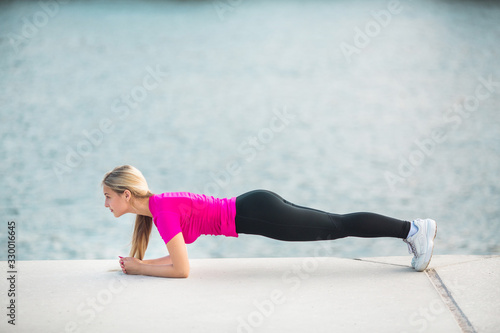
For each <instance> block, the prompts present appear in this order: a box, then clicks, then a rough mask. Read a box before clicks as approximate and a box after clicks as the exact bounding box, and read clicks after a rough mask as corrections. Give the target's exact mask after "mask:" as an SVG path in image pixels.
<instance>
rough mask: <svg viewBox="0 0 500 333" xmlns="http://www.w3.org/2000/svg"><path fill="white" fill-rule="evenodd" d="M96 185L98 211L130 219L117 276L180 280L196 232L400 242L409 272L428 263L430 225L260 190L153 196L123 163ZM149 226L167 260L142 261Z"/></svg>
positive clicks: (431, 244) (186, 272)
mask: <svg viewBox="0 0 500 333" xmlns="http://www.w3.org/2000/svg"><path fill="white" fill-rule="evenodd" d="M102 185H103V192H104V195H105V197H106V200H105V204H104V206H105V207H108V208H109V209H110V210H111V212H112V213H113V215H114V216H115V217H119V216H122V215H123V214H125V213H134V214H137V217H136V220H135V228H134V234H133V236H132V248H131V251H130V257H127V258H122V257H120V266H121V267H122V270H123V272H124V273H125V274H142V275H151V276H161V277H177V278H186V277H188V275H189V261H188V255H187V251H186V244H190V243H192V242H194V241H195V240H196V239H197V238H198V236H200V235H201V234H205V235H208V234H212V235H225V236H230V237H238V234H254V235H262V236H266V237H270V238H274V239H278V240H283V241H316V240H329V239H337V238H343V237H348V236H355V237H396V238H401V239H403V241H404V242H406V243H407V244H408V249H409V251H410V253H413V254H414V257H413V260H412V267H413V268H415V270H417V271H423V270H425V269H426V268H427V266H428V265H429V262H430V260H431V256H432V250H433V247H434V238H435V237H436V231H437V227H436V222H435V221H433V220H431V219H425V220H421V219H417V220H414V221H413V222H407V221H401V220H397V219H394V218H391V217H386V216H382V215H378V214H373V213H353V214H346V215H338V214H331V213H327V212H323V211H320V210H316V209H311V208H307V207H301V206H297V205H294V204H292V203H290V202H288V201H286V200H284V199H283V198H281V197H280V196H278V195H277V194H275V193H272V192H269V191H265V190H256V191H251V192H248V193H245V194H242V195H240V196H238V197H233V198H226V199H218V198H214V197H207V196H205V195H197V194H193V193H187V192H178V193H163V194H158V195H155V194H153V193H151V192H150V191H149V188H148V184H147V182H146V179H145V178H144V176H143V175H142V173H141V172H140V171H139V170H137V169H136V168H134V167H132V166H129V165H123V166H119V167H116V168H115V169H113V170H112V171H110V172H108V173H107V174H106V175H105V176H104V179H103V181H102ZM153 223H154V224H155V225H156V227H157V228H158V231H159V233H160V235H161V237H162V238H163V240H164V241H165V244H166V245H167V249H168V253H169V255H168V256H166V257H163V258H158V259H152V260H143V257H144V253H145V252H146V248H147V246H148V241H149V236H150V234H151V229H152V225H153Z"/></svg>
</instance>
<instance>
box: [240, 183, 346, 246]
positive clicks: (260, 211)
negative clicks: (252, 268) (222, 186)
mask: <svg viewBox="0 0 500 333" xmlns="http://www.w3.org/2000/svg"><path fill="white" fill-rule="evenodd" d="M329 215H330V214H328V213H326V212H323V211H320V210H316V209H311V208H308V207H303V206H298V205H294V204H292V203H291V202H288V201H286V200H284V199H283V198H282V197H281V196H279V195H277V194H276V193H273V192H270V191H265V190H256V191H251V192H248V193H245V194H243V195H241V196H239V197H238V198H237V199H236V232H237V233H245V234H257V235H262V236H266V237H270V238H274V239H280V240H287V241H311V240H324V239H334V238H339V235H340V234H339V230H338V228H337V226H336V224H335V223H334V221H333V219H332V218H331V217H330V216H329Z"/></svg>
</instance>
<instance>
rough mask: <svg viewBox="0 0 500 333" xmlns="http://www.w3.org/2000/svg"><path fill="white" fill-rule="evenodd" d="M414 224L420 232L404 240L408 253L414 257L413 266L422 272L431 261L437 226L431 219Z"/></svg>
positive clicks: (416, 221)
mask: <svg viewBox="0 0 500 333" xmlns="http://www.w3.org/2000/svg"><path fill="white" fill-rule="evenodd" d="M413 223H415V225H416V226H417V228H418V231H417V232H416V233H415V235H413V236H412V237H408V238H406V239H404V242H405V243H406V244H408V252H409V253H413V255H414V257H413V259H412V261H411V266H412V267H413V268H415V270H416V271H418V272H422V271H423V270H425V269H426V268H427V266H429V262H430V261H431V257H432V250H433V249H434V238H435V237H436V233H437V226H436V221H434V220H431V219H425V220H422V219H416V220H414V221H413Z"/></svg>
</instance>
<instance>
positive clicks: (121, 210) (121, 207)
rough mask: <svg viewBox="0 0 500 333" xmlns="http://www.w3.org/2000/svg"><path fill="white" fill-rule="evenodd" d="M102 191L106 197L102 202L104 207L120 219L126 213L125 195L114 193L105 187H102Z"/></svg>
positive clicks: (126, 202) (127, 205)
mask: <svg viewBox="0 0 500 333" xmlns="http://www.w3.org/2000/svg"><path fill="white" fill-rule="evenodd" d="M102 190H103V192H104V196H105V197H106V200H104V207H108V208H109V209H110V210H111V213H113V215H114V216H115V217H120V216H122V215H123V214H125V213H127V211H128V207H129V204H128V201H127V199H126V198H125V193H122V194H119V193H116V192H115V191H113V190H112V189H110V188H109V187H107V186H106V185H104V186H103V187H102Z"/></svg>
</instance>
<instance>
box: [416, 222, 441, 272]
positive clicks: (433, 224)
mask: <svg viewBox="0 0 500 333" xmlns="http://www.w3.org/2000/svg"><path fill="white" fill-rule="evenodd" d="M429 220H430V219H429ZM430 221H431V224H432V226H433V227H434V228H433V229H434V235H433V236H432V239H430V237H429V236H430V235H429V231H430V232H431V235H432V228H428V229H427V237H428V239H430V240H429V244H430V251H427V253H426V254H425V261H424V262H426V265H425V267H424V268H421V269H416V268H415V270H416V271H417V272H423V271H425V270H426V269H427V267H428V266H429V263H430V262H431V258H432V252H433V251H434V238H436V234H437V224H436V221H434V220H430ZM427 248H429V247H427Z"/></svg>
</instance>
